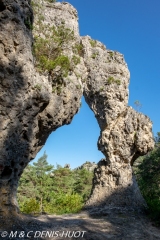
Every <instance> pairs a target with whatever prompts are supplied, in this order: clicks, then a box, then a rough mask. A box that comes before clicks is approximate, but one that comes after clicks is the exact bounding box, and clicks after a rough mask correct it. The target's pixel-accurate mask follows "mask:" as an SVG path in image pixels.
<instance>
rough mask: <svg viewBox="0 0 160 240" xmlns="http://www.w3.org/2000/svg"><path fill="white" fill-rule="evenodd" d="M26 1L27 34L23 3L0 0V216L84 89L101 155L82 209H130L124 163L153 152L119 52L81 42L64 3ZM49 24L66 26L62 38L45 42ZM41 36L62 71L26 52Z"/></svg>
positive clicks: (11, 206) (132, 188) (12, 206)
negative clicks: (130, 104)
mask: <svg viewBox="0 0 160 240" xmlns="http://www.w3.org/2000/svg"><path fill="white" fill-rule="evenodd" d="M33 3H34V5H33V4H32V5H33V8H34V13H35V16H34V25H33V36H32V23H33V11H32V8H31V5H30V0H26V1H25V0H17V1H14V0H0V32H1V33H0V123H1V125H0V131H1V134H0V153H1V154H0V195H1V198H0V213H1V215H3V216H4V215H7V214H9V213H10V214H11V213H16V212H17V211H18V206H17V201H16V190H17V185H18V180H19V178H20V176H21V174H22V172H23V169H24V168H25V166H26V165H27V163H28V162H29V161H31V160H32V159H33V158H34V157H35V156H36V154H37V152H38V151H39V150H40V149H41V148H42V146H43V145H44V144H45V141H46V139H47V137H48V136H49V134H50V133H51V132H52V131H54V130H56V129H57V128H58V127H60V126H62V125H64V124H69V123H70V122H71V120H72V118H73V116H74V115H75V114H76V113H77V111H78V109H79V107H80V99H81V96H82V94H83V91H84V96H85V99H86V101H87V103H88V105H89V106H90V108H91V109H92V110H93V112H94V113H95V117H96V119H97V121H98V124H99V126H100V129H101V135H100V138H99V142H98V147H99V150H101V151H102V152H103V153H104V155H105V156H106V159H105V160H103V161H101V162H100V163H99V166H98V168H97V169H96V172H95V179H94V186H93V193H92V196H91V198H90V200H89V201H88V203H87V204H88V205H89V206H92V205H95V204H101V203H104V202H106V203H108V202H107V201H109V203H112V204H115V205H116V204H117V200H116V199H117V198H118V199H119V203H118V204H119V205H124V204H131V202H133V205H134V203H137V202H138V201H139V199H140V198H139V196H138V197H137V194H135V192H136V193H137V191H138V190H137V189H138V188H137V187H136V184H135V183H134V181H133V179H132V170H131V164H132V162H133V161H134V159H135V158H136V157H138V156H139V155H142V154H145V153H147V151H149V150H151V149H152V147H153V139H152V131H151V127H152V124H151V121H150V120H149V118H148V117H146V116H144V115H142V114H140V113H137V112H135V111H134V110H133V109H132V108H130V107H127V103H128V83H129V71H128V68H127V65H126V63H125V61H124V58H123V55H121V54H120V53H118V52H114V51H110V50H108V49H106V47H105V46H104V45H103V44H102V43H100V42H98V41H94V40H92V39H91V38H90V37H88V36H87V37H82V38H81V37H80V36H79V31H78V24H77V19H78V17H77V11H76V10H75V9H74V8H73V7H72V6H71V5H70V4H68V3H59V2H57V3H55V4H52V3H48V2H45V1H37V0H34V1H33ZM53 27H54V29H56V30H57V29H60V30H62V29H69V30H66V31H67V34H68V35H67V38H68V39H69V41H67V42H65V41H59V39H58V38H57V39H58V40H55V38H54V39H53V41H50V40H51V35H50V33H51V32H52V30H53ZM46 29H47V30H46ZM54 31H55V30H54ZM57 31H58V30H57ZM57 34H59V33H57ZM63 34H64V31H62V34H60V36H61V35H63ZM58 36H59V35H58ZM70 36H72V38H70ZM46 37H47V38H48V43H47V44H48V45H49V44H50V43H51V44H50V45H49V47H50V51H51V53H52V54H54V52H56V51H57V50H56V48H58V47H59V46H60V51H59V56H64V59H65V61H66V62H67V61H68V62H67V64H68V65H67V69H66V65H65V64H63V63H62V61H61V64H60V63H58V60H59V58H57V59H58V60H57V59H56V61H53V62H51V61H50V62H49V63H48V62H47V63H46V61H44V60H45V59H44V58H43V59H41V58H40V59H39V61H37V59H36V58H35V55H33V52H34V49H33V42H36V39H42V42H43V41H44V40H45V39H46ZM63 37H64V36H63ZM65 37H66V36H65ZM60 39H61V38H60ZM63 39H64V38H63ZM63 39H62V40H63ZM38 43H39V42H38ZM46 46H47V45H46ZM40 50H43V49H41V48H40ZM37 54H38V53H37ZM42 60H43V61H42ZM61 60H62V59H61ZM66 62H65V63H66ZM49 64H50V65H49ZM56 64H57V65H56ZM51 66H52V67H51ZM45 67H46V68H47V69H46V70H44V68H45ZM62 67H63V68H62ZM64 71H65V72H64ZM126 190H127V191H126ZM118 192H120V194H118ZM115 195H116V196H117V197H114V196H115ZM112 196H113V197H112ZM107 199H109V200H107ZM113 199H114V201H113ZM120 199H121V200H120ZM126 199H127V200H126ZM128 199H129V200H128ZM135 205H136V204H135Z"/></svg>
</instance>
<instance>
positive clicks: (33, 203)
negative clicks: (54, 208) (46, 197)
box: [21, 198, 40, 214]
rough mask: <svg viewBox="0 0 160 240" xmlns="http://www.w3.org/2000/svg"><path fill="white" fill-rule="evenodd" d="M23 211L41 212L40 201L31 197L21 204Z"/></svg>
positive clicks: (28, 212)
mask: <svg viewBox="0 0 160 240" xmlns="http://www.w3.org/2000/svg"><path fill="white" fill-rule="evenodd" d="M21 211H22V212H23V213H27V214H30V213H33V214H36V213H39V212H40V204H39V203H38V201H37V200H36V199H34V198H31V199H29V200H27V201H25V202H24V203H23V204H22V205H21Z"/></svg>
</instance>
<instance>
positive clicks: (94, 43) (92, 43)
mask: <svg viewBox="0 0 160 240" xmlns="http://www.w3.org/2000/svg"><path fill="white" fill-rule="evenodd" d="M89 42H90V44H91V46H92V47H96V45H97V42H96V40H93V39H91V40H90V41H89Z"/></svg>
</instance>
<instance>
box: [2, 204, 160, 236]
mask: <svg viewBox="0 0 160 240" xmlns="http://www.w3.org/2000/svg"><path fill="white" fill-rule="evenodd" d="M1 230H2V229H1ZM3 230H6V231H7V232H5V233H4V231H0V234H1V239H13V240H17V239H23V240H26V239H36V240H44V239H46V240H49V239H51V240H52V239H58V240H60V239H61V240H63V239H85V240H106V239H115V240H136V239H139V240H154V239H160V228H159V227H156V226H155V225H154V223H153V222H151V221H150V220H149V219H148V218H147V216H146V215H145V214H142V213H141V214H140V213H139V214H138V213H137V212H134V211H132V210H125V209H104V208H103V209H102V210H101V209H98V210H94V212H93V211H91V212H90V213H89V212H87V211H84V212H81V213H79V214H68V215H61V216H56V215H41V216H38V217H28V216H25V217H22V218H21V221H19V224H18V222H17V223H15V224H13V226H12V229H9V230H7V227H6V229H3ZM16 231H17V232H16ZM27 234H28V237H27Z"/></svg>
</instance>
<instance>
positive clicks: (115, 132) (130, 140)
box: [82, 37, 154, 208]
mask: <svg viewBox="0 0 160 240" xmlns="http://www.w3.org/2000/svg"><path fill="white" fill-rule="evenodd" d="M82 43H83V45H84V47H85V54H84V62H85V65H86V67H87V70H88V78H87V81H86V82H85V84H84V96H85V99H86V101H87V103H88V105H89V106H90V108H91V109H92V110H93V112H94V114H95V117H96V119H97V121H98V123H99V126H100V129H101V134H100V137H99V141H98V148H99V150H100V151H101V152H102V153H103V154H104V155H105V156H106V159H103V160H101V161H100V162H99V164H98V167H97V168H96V169H95V176H94V181H93V189H92V195H91V197H90V199H89V200H88V202H87V204H86V206H95V205H96V206H98V205H102V204H105V205H107V206H110V205H111V206H131V207H139V208H140V207H143V206H144V205H145V203H144V200H143V198H142V196H141V194H140V192H139V189H138V186H137V184H136V181H135V179H133V176H132V168H131V165H132V164H133V161H134V160H135V159H136V158H137V157H138V156H140V155H144V154H146V153H147V152H148V151H150V150H151V149H152V148H153V146H154V141H153V136H152V123H151V121H150V119H149V118H148V117H147V116H144V115H143V114H140V113H138V112H136V111H135V110H133V109H132V108H131V107H127V104H128V84H129V76H130V74H129V70H128V67H127V64H126V63H125V60H124V57H123V55H122V54H120V53H118V52H114V51H110V50H108V49H105V47H104V45H103V44H101V43H100V42H93V40H92V39H91V38H90V37H83V38H82Z"/></svg>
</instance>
